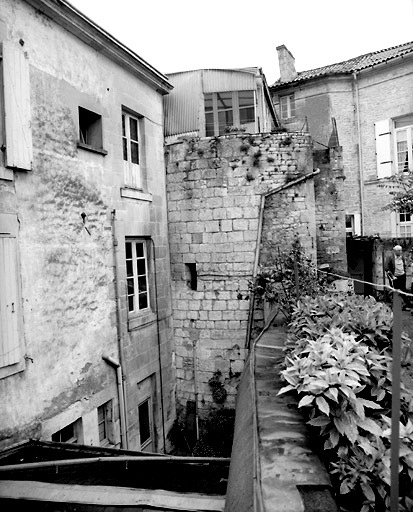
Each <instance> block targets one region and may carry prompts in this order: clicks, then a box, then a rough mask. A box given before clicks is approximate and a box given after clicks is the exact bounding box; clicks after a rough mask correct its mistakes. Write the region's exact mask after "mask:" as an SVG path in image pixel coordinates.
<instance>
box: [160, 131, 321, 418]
mask: <svg viewBox="0 0 413 512" xmlns="http://www.w3.org/2000/svg"><path fill="white" fill-rule="evenodd" d="M311 147H312V146H311V140H310V138H309V136H308V135H306V134H298V133H289V134H287V133H278V134H258V135H244V134H238V135H235V134H234V135H228V136H221V137H215V138H203V139H184V140H181V141H179V142H176V143H174V144H171V145H169V146H167V196H168V212H169V213H168V216H169V219H168V220H169V241H170V254H171V269H172V296H173V319H174V320H173V321H174V335H175V344H176V374H177V381H176V382H177V384H176V385H177V401H178V404H179V405H180V406H182V407H185V406H186V404H187V401H188V400H189V401H193V400H194V399H195V393H197V394H198V408H199V410H200V412H201V413H202V411H207V410H208V409H209V408H210V407H211V406H215V405H216V404H214V402H213V398H212V395H211V389H210V386H209V385H208V380H209V379H210V378H211V377H212V376H213V375H214V372H216V371H217V370H219V371H220V372H221V373H222V379H223V380H222V382H223V384H224V386H225V389H226V391H227V393H228V395H227V399H226V401H225V404H224V406H226V407H234V403H235V395H236V386H237V383H238V378H239V375H240V373H241V371H242V369H243V365H244V361H245V355H246V350H245V343H246V329H247V322H248V309H249V302H248V300H245V299H246V298H247V297H248V295H249V291H248V282H249V280H250V279H251V277H252V274H253V266H254V259H255V254H256V249H257V239H258V227H259V218H260V204H261V195H262V194H264V193H266V192H268V191H269V190H272V189H274V188H276V187H279V186H281V185H283V184H285V183H286V182H287V181H291V180H294V179H296V178H298V177H299V176H303V175H304V174H306V173H309V172H311V171H312V156H311ZM289 200H290V202H291V198H290V199H289ZM304 202H305V201H303V200H300V201H298V202H294V205H298V204H300V205H303V203H304ZM279 206H280V212H281V210H282V207H283V206H282V205H279ZM275 207H277V208H278V205H277V206H275ZM293 209H294V208H293ZM297 211H298V212H299V213H297V214H294V215H296V216H297V218H298V217H299V218H300V219H301V220H302V212H303V211H304V210H303V209H302V207H301V206H300V207H297ZM281 217H283V215H282V214H280V217H278V216H277V215H275V216H274V217H273V222H276V223H277V224H278V223H279V222H280V220H279V219H280V218H281ZM284 217H286V216H285V215H284ZM290 222H291V219H290V218H288V219H287V220H286V221H285V222H283V224H282V225H281V224H280V225H279V232H282V230H283V228H284V227H285V226H286V223H287V224H288V223H290ZM294 222H296V220H294ZM294 222H293V223H292V224H290V225H291V229H290V232H291V233H292V232H293V231H294V229H292V226H293V224H294ZM299 229H301V228H299ZM303 229H304V228H303ZM305 229H306V228H305ZM269 232H270V230H269V231H268V233H269Z"/></svg>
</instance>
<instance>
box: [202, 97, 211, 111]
mask: <svg viewBox="0 0 413 512" xmlns="http://www.w3.org/2000/svg"><path fill="white" fill-rule="evenodd" d="M204 105H205V112H212V109H213V102H212V94H205V95H204Z"/></svg>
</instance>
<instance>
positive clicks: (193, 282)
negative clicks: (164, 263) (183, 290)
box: [185, 263, 198, 291]
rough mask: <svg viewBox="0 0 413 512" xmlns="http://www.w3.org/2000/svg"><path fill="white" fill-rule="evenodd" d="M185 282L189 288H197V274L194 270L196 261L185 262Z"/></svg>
mask: <svg viewBox="0 0 413 512" xmlns="http://www.w3.org/2000/svg"><path fill="white" fill-rule="evenodd" d="M185 266H186V270H187V276H186V283H187V285H188V287H189V288H190V289H191V290H195V291H196V290H197V288H198V275H197V271H196V263H186V264H185Z"/></svg>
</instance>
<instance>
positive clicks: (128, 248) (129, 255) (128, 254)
mask: <svg viewBox="0 0 413 512" xmlns="http://www.w3.org/2000/svg"><path fill="white" fill-rule="evenodd" d="M125 250H126V259H128V260H129V259H130V258H132V243H131V242H126V243H125Z"/></svg>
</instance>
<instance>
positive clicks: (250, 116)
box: [239, 107, 255, 124]
mask: <svg viewBox="0 0 413 512" xmlns="http://www.w3.org/2000/svg"><path fill="white" fill-rule="evenodd" d="M239 120H240V123H241V124H246V123H253V122H254V121H255V115H254V107H248V108H242V109H240V111H239Z"/></svg>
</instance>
